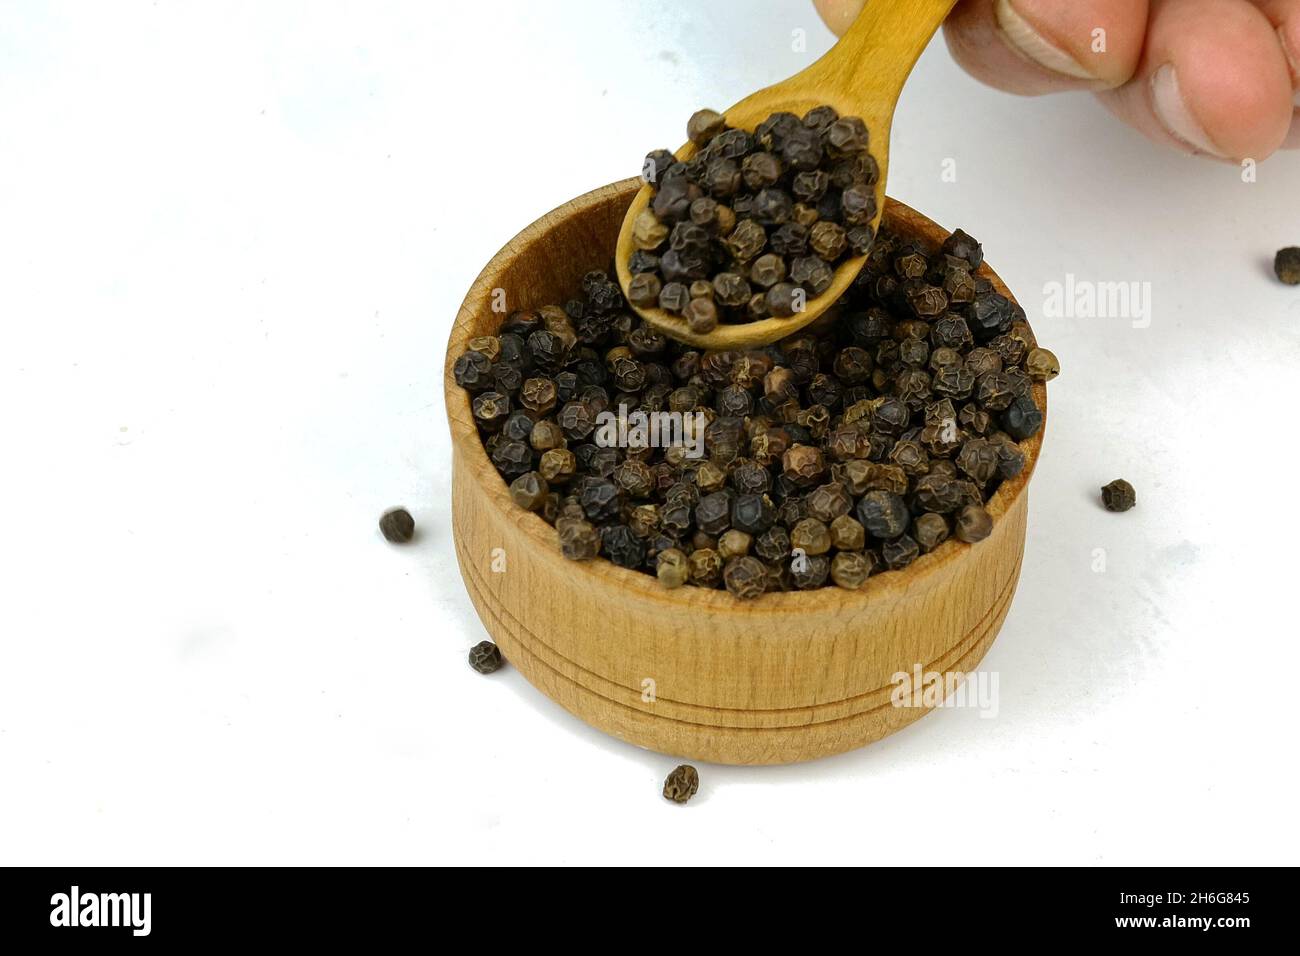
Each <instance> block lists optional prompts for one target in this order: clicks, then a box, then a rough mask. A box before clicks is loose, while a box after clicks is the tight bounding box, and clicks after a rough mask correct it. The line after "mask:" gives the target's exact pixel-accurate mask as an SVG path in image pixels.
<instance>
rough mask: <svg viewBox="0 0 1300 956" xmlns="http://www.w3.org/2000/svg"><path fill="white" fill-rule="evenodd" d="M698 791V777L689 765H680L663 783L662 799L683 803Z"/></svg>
mask: <svg viewBox="0 0 1300 956" xmlns="http://www.w3.org/2000/svg"><path fill="white" fill-rule="evenodd" d="M699 789H700V775H699V773H698V772H697V771H696V769H695V768H694V767H692V766H691V765H690V764H682V765H681V766H680V767H678V768H677V769H675V770H674V771H673V772H672V773H670V774H669V775H668V779H666V780H665V781H664V799H665V800H671V801H672V802H673V803H685V802H686V801H687V800H689V799H691V797H693V796H695V792H696V791H697V790H699Z"/></svg>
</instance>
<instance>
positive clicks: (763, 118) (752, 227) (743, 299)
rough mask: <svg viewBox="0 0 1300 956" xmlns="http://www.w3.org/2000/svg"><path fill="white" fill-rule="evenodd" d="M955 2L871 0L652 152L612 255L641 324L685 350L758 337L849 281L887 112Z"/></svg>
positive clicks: (747, 343) (804, 320)
mask: <svg viewBox="0 0 1300 956" xmlns="http://www.w3.org/2000/svg"><path fill="white" fill-rule="evenodd" d="M955 2H956V0H869V2H868V3H867V5H866V7H865V8H864V9H863V11H862V13H860V14H859V15H858V18H857V20H856V21H854V23H853V26H851V27H850V28H849V30H848V32H847V33H845V34H844V36H843V38H841V39H840V41H839V42H838V43H836V44H835V46H834V47H832V48H831V49H830V50H829V51H828V52H827V53H826V54H825V55H824V56H822V57H821V58H820V59H819V60H817V61H816V62H815V63H813V64H812V65H811V66H809V67H808V68H807V69H804V70H802V71H801V72H799V73H796V74H795V75H794V76H792V77H790V78H789V79H788V80H785V81H784V82H782V83H778V84H776V85H775V86H769V87H767V88H766V89H763V90H759V91H758V92H757V93H754V94H753V95H751V96H748V97H746V98H745V99H743V100H741V101H740V102H739V103H737V104H736V105H735V106H733V107H731V108H730V109H729V110H727V111H726V112H725V113H724V114H717V113H713V112H711V111H708V110H701V111H700V112H699V113H696V114H695V116H693V117H691V123H690V124H689V125H688V129H687V132H688V135H689V136H690V139H691V142H688V143H687V144H686V145H684V146H683V147H682V148H681V149H679V150H677V152H676V153H675V154H671V153H668V152H667V151H666V150H660V151H658V152H656V153H651V154H650V155H649V156H648V157H647V159H646V165H645V168H644V169H643V171H642V176H643V179H645V180H646V184H645V185H644V186H643V187H642V188H641V190H640V191H639V192H638V193H637V195H636V197H635V198H634V199H633V201H632V205H631V206H630V207H629V208H628V211H627V215H626V217H625V218H624V220H623V228H622V230H621V231H620V232H619V237H618V246H617V250H616V252H615V266H616V268H617V271H618V280H619V284H620V286H622V289H623V294H624V296H626V297H627V299H628V302H629V303H630V304H631V305H632V307H633V308H634V309H635V310H636V311H637V313H638V314H640V316H641V317H642V318H643V319H645V321H646V322H648V323H649V324H651V325H653V326H654V327H655V328H657V329H658V330H659V331H661V332H663V333H664V334H665V335H669V336H672V337H673V338H675V339H678V340H680V341H683V342H687V343H689V344H691V345H694V346H696V347H697V348H705V349H736V348H749V347H757V346H762V345H767V344H769V343H771V342H775V341H776V340H778V339H782V338H785V337H786V336H788V335H791V334H793V333H794V332H796V331H797V330H799V329H801V328H803V327H804V326H806V325H808V324H809V323H810V322H812V321H813V320H814V319H816V318H817V317H818V316H820V315H821V314H822V313H823V312H825V311H826V309H827V308H828V307H830V306H831V305H833V304H834V303H835V302H836V301H838V299H839V298H840V296H841V295H842V294H843V293H844V292H845V290H846V289H848V287H849V285H850V283H852V282H853V280H854V278H855V277H856V276H857V274H858V273H859V272H860V271H861V269H862V267H863V265H864V264H865V262H866V253H867V251H868V250H869V248H870V245H871V242H872V240H873V239H874V236H875V231H876V229H877V228H878V227H879V225H880V216H881V213H882V211H883V210H884V205H885V177H886V172H887V170H888V167H889V132H890V126H891V124H892V122H893V117H894V109H895V106H896V105H897V103H898V97H899V95H900V94H901V92H902V89H903V83H904V82H905V81H906V80H907V77H908V75H909V74H910V73H911V71H912V67H913V66H914V65H915V63H916V61H917V58H918V57H920V55H921V51H922V50H924V49H925V47H926V44H927V43H929V41H930V38H931V37H932V36H933V35H934V33H935V31H936V30H937V29H938V28H939V25H940V24H941V23H943V20H944V18H945V17H946V16H947V15H948V12H949V11H950V10H951V9H952V7H953V6H954V4H955Z"/></svg>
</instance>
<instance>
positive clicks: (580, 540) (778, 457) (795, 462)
mask: <svg viewBox="0 0 1300 956" xmlns="http://www.w3.org/2000/svg"><path fill="white" fill-rule="evenodd" d="M810 115H811V114H810ZM818 116H819V117H820V119H818V120H817V121H816V122H812V121H811V120H810V123H811V124H812V125H810V126H809V128H810V129H811V128H814V127H816V128H817V129H820V130H822V131H823V143H822V149H823V151H824V153H830V152H832V151H833V150H832V149H831V147H830V145H829V142H828V141H827V140H826V139H825V136H826V135H829V134H826V133H825V131H826V130H828V129H829V128H830V127H832V126H834V123H835V120H834V119H832V120H830V121H829V122H828V123H825V124H824V125H817V124H818V123H821V122H822V121H824V120H825V119H826V114H818ZM791 121H793V122H796V123H798V122H800V121H799V120H798V118H797V117H790V118H789V119H787V120H778V121H775V122H773V123H770V124H764V126H763V129H762V130H761V131H756V132H755V133H754V134H749V133H743V134H741V135H738V136H732V135H731V134H732V133H738V134H740V133H741V131H735V130H723V131H721V132H716V133H714V134H713V135H712V137H711V138H710V139H709V140H708V142H707V144H706V148H714V149H715V150H716V153H717V155H716V156H714V157H713V158H714V159H716V160H719V161H720V160H728V161H730V162H731V163H732V164H733V165H734V166H735V168H736V169H737V170H739V175H740V176H741V179H742V182H743V185H742V186H740V187H739V189H740V190H741V192H740V193H739V194H738V195H739V197H740V198H743V197H744V196H745V195H746V193H745V190H746V189H748V190H750V191H751V192H752V193H754V194H755V196H756V194H757V193H759V192H762V191H763V190H764V189H782V188H783V187H782V186H779V185H773V183H772V182H767V177H769V175H771V174H773V170H776V172H775V175H776V181H779V182H781V183H786V182H789V183H790V188H791V189H795V188H796V187H795V186H794V184H793V181H794V178H795V177H800V178H799V179H798V186H797V191H798V193H799V195H798V196H796V197H795V198H798V199H799V200H800V202H799V203H796V204H795V205H796V206H798V205H800V204H803V203H804V201H805V199H804V197H807V198H806V202H807V204H808V206H807V207H806V208H814V207H816V206H818V205H819V204H821V203H823V202H824V201H825V200H826V197H827V196H830V195H833V194H836V193H837V192H842V191H843V190H845V189H847V188H848V185H851V184H852V183H853V182H854V181H855V179H854V178H853V177H854V176H857V175H859V174H862V173H863V171H864V170H869V169H870V168H871V167H869V166H867V165H865V164H860V162H859V161H860V160H861V159H862V154H854V155H852V156H849V157H840V158H838V159H835V158H833V159H832V163H833V164H842V163H851V164H854V169H855V170H856V172H855V171H852V170H850V171H845V170H843V169H841V168H840V166H839V165H832V167H830V168H827V169H822V168H821V167H814V168H812V169H799V168H798V164H800V163H807V162H808V161H809V158H810V156H811V152H810V150H811V147H810V146H809V141H807V140H806V139H801V138H800V136H801V135H802V134H791V133H789V132H788V130H787V127H788V124H789V122H791ZM850 133H852V130H841V132H840V133H837V134H836V136H840V135H844V136H849V137H850V139H851V136H850ZM791 136H794V140H791ZM743 137H748V139H746V138H743ZM787 141H789V142H791V143H792V144H793V145H792V148H791V150H790V151H789V155H787V152H786V151H785V149H784V144H785V143H786V142H787ZM737 151H739V152H737ZM733 153H734V154H735V155H732V154H733ZM737 156H739V157H740V158H739V159H738V158H737ZM759 157H766V158H759ZM651 159H654V157H653V156H652V157H651ZM660 159H662V157H660ZM656 161H658V160H656ZM675 162H676V161H675V160H672V162H671V163H670V164H669V165H666V166H663V167H662V169H661V170H660V172H661V173H666V172H667V170H668V169H670V168H671V166H672V164H674V163H675ZM651 165H652V164H649V163H648V169H650V166H651ZM651 171H652V170H651ZM792 171H793V172H792ZM819 172H826V173H827V175H828V180H827V181H826V182H825V183H823V182H822V178H821V177H820V176H819V175H818V173H819ZM692 175H694V176H697V178H698V180H699V181H700V182H704V181H705V180H706V176H705V170H703V169H696V170H695V172H693V173H692ZM730 175H731V167H729V166H726V165H723V166H720V167H719V168H718V169H717V170H715V173H714V174H713V179H716V180H717V181H718V182H721V181H722V180H723V179H725V178H726V177H728V176H730ZM782 177H786V178H785V179H782ZM845 177H847V178H845ZM672 178H673V177H672V176H668V177H667V179H668V180H669V181H671V180H672ZM663 180H664V177H663V176H660V182H661V183H662V182H663ZM751 180H752V181H753V182H755V183H760V182H767V184H766V185H762V186H759V187H757V188H755V187H754V186H753V185H752V183H751ZM687 183H688V184H689V185H691V186H695V187H696V189H697V190H699V189H700V187H699V186H698V185H697V184H696V182H695V181H693V180H687ZM846 183H847V184H848V185H845V184H846ZM668 188H669V187H668V186H664V189H665V190H666V189H668ZM823 188H824V190H825V191H824V192H823V193H822V195H821V197H820V198H814V196H813V193H816V192H818V191H819V190H822V189H823ZM682 198H684V199H689V200H690V201H689V202H688V203H686V207H688V208H689V212H683V213H682V214H680V215H676V216H675V218H671V219H669V218H664V219H663V220H662V221H663V224H664V225H665V228H666V233H665V235H664V237H663V238H662V240H661V242H660V244H659V245H658V246H656V247H655V249H654V251H649V250H641V252H642V253H644V255H643V256H642V258H641V261H640V262H639V265H641V266H647V265H649V266H652V267H653V268H647V269H646V270H645V271H640V270H636V271H637V272H638V275H650V276H651V277H652V278H657V273H656V274H655V275H651V273H652V272H653V271H654V269H656V268H658V266H654V265H653V264H652V263H649V260H648V259H647V258H646V257H652V258H654V259H655V260H656V261H657V260H659V259H662V258H668V260H669V265H670V266H671V267H672V268H680V267H682V266H683V264H684V263H686V261H687V260H688V259H689V258H690V257H691V256H693V255H695V254H696V253H698V252H699V250H700V248H701V247H702V246H703V247H712V246H716V245H717V244H718V243H724V242H725V243H728V244H729V245H731V246H736V245H746V244H748V246H747V248H748V247H752V248H750V249H749V251H748V252H747V257H746V258H745V260H744V261H743V263H739V264H736V265H734V266H733V267H732V270H733V271H730V272H722V273H711V274H709V275H707V276H702V277H696V276H690V275H686V274H685V273H683V274H681V275H680V277H678V278H676V279H675V280H674V281H671V282H667V283H662V287H661V288H660V289H659V292H658V296H657V298H658V300H659V301H660V302H663V301H664V300H665V298H672V297H673V296H676V297H677V299H676V302H677V305H676V309H677V311H679V312H680V311H685V310H687V309H691V310H695V311H699V310H704V311H705V312H706V313H707V309H709V308H713V309H715V310H719V309H728V308H730V309H734V308H742V307H743V308H748V307H749V306H750V304H751V303H752V302H753V301H754V300H760V302H759V310H760V311H762V312H763V314H770V312H769V310H768V308H767V305H768V299H769V298H770V297H771V293H772V291H773V290H776V289H777V288H779V287H780V286H781V285H782V284H783V283H786V282H790V281H793V280H795V279H796V278H799V277H800V276H804V275H805V274H811V273H810V272H808V271H807V270H810V269H813V268H814V267H816V264H817V263H822V264H823V265H825V264H826V260H825V259H823V258H821V257H820V255H818V253H819V252H820V253H825V252H828V251H830V250H828V249H827V248H820V249H819V248H818V247H819V246H824V245H825V244H826V243H831V244H837V243H838V241H839V233H840V232H844V229H843V224H842V223H835V222H832V221H830V220H829V219H819V218H807V217H804V219H800V218H797V217H796V216H795V210H793V209H792V210H791V211H790V215H789V216H785V215H784V213H783V212H782V203H781V200H780V199H779V198H773V197H772V196H768V197H766V198H765V199H764V201H763V203H761V204H759V206H760V209H761V210H762V212H761V218H770V219H773V220H775V219H782V218H783V217H784V218H783V221H782V222H780V223H775V222H774V223H773V224H770V225H765V224H763V223H760V222H759V221H757V220H756V219H755V218H754V213H753V209H752V208H751V209H749V210H746V209H745V206H744V203H739V209H738V210H737V211H736V215H737V220H736V222H735V223H734V228H733V229H730V230H720V229H719V226H718V222H719V220H718V217H719V216H722V210H723V209H728V210H730V209H731V208H732V207H733V205H735V204H736V200H735V199H732V200H730V201H728V202H724V201H723V200H722V199H721V198H720V197H718V196H714V195H709V196H703V195H694V194H693V193H692V190H691V189H686V190H685V191H684V192H683V193H682ZM751 198H753V197H751ZM705 200H707V202H706V201H705ZM751 206H752V203H751ZM686 207H684V208H686ZM723 218H725V217H723ZM805 219H806V221H805ZM831 226H834V228H833V229H832V228H830V227H831ZM819 227H820V228H819ZM854 228H857V227H854ZM715 229H717V230H719V231H713V230H715ZM700 230H703V231H704V238H703V239H702V238H701V233H700ZM769 230H770V232H769ZM848 232H849V233H852V229H850V230H848ZM845 241H846V242H847V243H849V244H850V246H851V242H852V240H851V239H846V240H845ZM801 244H805V245H806V248H805V249H804V252H805V255H802V256H800V255H797V254H796V253H797V252H798V250H799V248H800V246H801ZM778 247H779V248H778ZM780 250H784V251H780ZM673 252H676V253H678V254H679V255H678V257H677V259H675V260H674V259H673V258H671V257H670V254H671V253H673ZM982 255H983V254H982V251H981V250H980V248H979V244H978V243H977V242H975V241H974V240H973V239H971V238H970V237H969V236H967V235H966V234H965V233H954V234H953V235H952V236H951V237H949V239H948V241H947V242H945V243H944V245H943V248H942V249H939V250H934V249H929V248H926V247H923V246H922V245H921V244H920V243H917V242H915V241H913V240H910V239H907V238H905V237H902V236H899V235H896V234H893V233H891V232H889V231H885V232H883V233H882V234H881V235H880V236H879V237H878V238H876V239H875V241H874V244H872V245H871V247H870V252H869V254H868V258H867V264H866V266H865V267H864V269H863V272H862V274H861V276H860V277H859V278H858V280H857V281H855V282H854V284H853V285H852V286H851V287H850V289H849V291H848V292H847V293H846V294H845V296H844V297H843V298H842V299H841V301H840V302H839V303H838V306H839V310H840V312H841V317H840V319H839V320H838V321H837V322H834V323H831V324H829V325H827V326H826V327H824V328H814V329H813V330H812V331H808V330H805V331H803V332H800V333H797V334H795V335H793V336H791V337H789V338H787V339H785V340H784V341H781V342H778V343H776V344H774V345H769V346H766V347H764V348H760V349H751V350H726V351H708V352H701V351H697V350H695V349H692V348H691V347H689V346H687V345H684V344H682V343H679V342H677V341H675V340H672V339H669V338H666V337H665V336H663V335H662V334H661V333H659V332H657V331H655V330H654V329H653V328H652V327H650V326H647V325H645V324H644V323H643V322H642V321H641V320H640V319H639V318H637V317H636V316H635V315H633V314H632V313H630V312H629V311H628V310H627V303H626V302H625V300H624V299H623V297H622V294H621V292H620V290H619V289H618V286H617V285H616V284H615V283H614V281H613V280H612V279H611V278H610V277H609V276H608V275H606V274H605V273H603V272H598V271H597V272H591V273H588V274H587V275H586V276H584V277H583V279H582V282H581V288H580V289H579V290H575V294H574V297H573V298H572V299H570V300H569V301H568V302H567V303H566V304H565V305H564V306H563V307H559V306H545V307H543V308H539V309H532V310H524V311H521V312H515V313H512V314H510V315H509V316H507V317H506V319H505V321H504V322H502V324H501V327H500V328H499V329H498V330H497V334H496V335H488V336H480V337H477V338H475V339H473V340H472V341H471V342H470V343H469V346H468V349H467V351H466V352H465V353H464V354H463V355H461V356H459V357H458V358H457V360H456V362H455V363H454V365H453V375H454V377H455V379H456V381H457V383H458V384H460V385H461V386H462V387H463V388H464V389H465V390H466V392H467V393H468V394H469V396H470V403H471V407H472V410H473V418H474V421H475V423H476V425H477V426H478V431H479V434H480V437H481V438H482V440H483V445H484V450H485V452H486V454H487V456H488V458H489V460H490V461H491V462H492V464H493V465H494V466H495V467H496V469H497V471H498V472H499V473H500V474H501V476H502V478H503V479H504V480H505V483H506V484H507V485H508V486H509V492H510V495H511V497H512V499H513V500H514V501H515V503H516V504H517V505H518V506H519V507H520V508H523V509H528V510H531V511H533V512H534V513H536V514H538V515H540V516H541V517H542V518H543V519H544V520H545V521H547V522H548V523H549V524H551V525H552V526H554V528H555V529H556V532H557V536H558V538H559V544H560V550H561V553H562V554H563V555H564V556H565V557H567V558H569V559H571V560H575V561H582V560H592V559H596V558H598V557H604V558H606V559H608V560H609V561H611V562H612V563H615V564H618V565H620V566H622V567H626V568H629V569H635V570H638V571H642V572H644V573H647V574H654V575H656V576H657V577H658V579H659V581H660V583H661V584H662V586H664V587H666V588H675V587H682V586H683V585H686V584H689V585H692V586H695V587H704V588H715V589H716V588H726V589H727V590H728V591H729V593H731V594H732V595H734V596H736V597H737V598H739V599H745V600H750V599H755V598H759V597H760V596H761V595H762V594H764V593H766V592H768V591H787V590H806V589H811V588H820V587H823V586H828V585H835V586H838V587H841V588H848V589H855V588H857V587H860V586H862V582H863V581H864V580H865V578H866V577H867V576H870V575H872V574H875V573H877V572H879V571H884V570H899V569H902V568H905V567H907V566H908V565H909V564H910V563H911V562H912V561H915V560H916V559H917V558H918V557H920V555H922V554H926V553H930V552H932V551H934V550H936V549H938V548H941V547H944V546H945V541H946V539H948V538H955V539H957V540H959V541H966V542H974V541H977V540H980V539H981V538H983V537H985V536H987V535H988V534H989V533H990V531H991V528H992V520H991V518H990V517H989V515H988V512H987V511H986V510H985V509H984V507H983V506H984V504H985V503H986V502H987V501H988V500H989V499H990V498H991V497H992V496H993V494H994V493H995V492H996V491H997V489H998V487H999V486H1000V484H1001V482H1003V481H1006V480H1009V479H1012V478H1015V477H1016V476H1017V475H1019V474H1021V473H1022V472H1023V470H1024V468H1025V464H1026V453H1025V450H1024V449H1023V448H1022V447H1021V445H1020V440H1023V439H1024V438H1027V437H1029V436H1031V435H1034V434H1037V432H1038V431H1039V430H1040V429H1041V428H1042V424H1043V421H1042V410H1041V409H1040V408H1039V407H1038V405H1037V403H1036V400H1035V395H1036V390H1037V389H1038V388H1040V387H1041V386H1039V385H1036V384H1035V383H1036V382H1038V381H1045V380H1046V379H1047V378H1048V377H1050V376H1051V375H1052V374H1055V371H1056V363H1055V358H1054V357H1052V356H1050V353H1048V352H1047V351H1046V350H1044V349H1039V348H1038V347H1037V343H1036V342H1035V341H1034V339H1033V335H1032V333H1031V332H1030V330H1029V327H1028V324H1027V323H1026V322H1025V321H1024V313H1023V312H1022V311H1021V310H1020V309H1019V307H1018V306H1016V305H1015V304H1014V303H1013V302H1012V301H1011V300H1010V299H1007V298H1005V297H1004V296H1001V295H1000V294H998V293H997V292H996V291H995V290H994V288H993V286H992V284H991V282H990V281H989V280H988V279H986V278H984V277H982V276H980V275H978V272H977V271H972V270H978V269H979V263H980V262H982ZM767 256H775V257H777V258H778V259H781V258H784V259H786V261H785V262H784V264H783V265H782V264H778V263H776V262H772V261H769V262H767V263H765V264H764V268H765V269H766V268H769V267H770V269H771V270H774V271H773V272H772V273H771V275H764V276H760V278H761V279H762V281H766V280H767V279H768V278H771V277H773V276H775V275H778V274H780V273H781V270H782V269H783V268H784V269H785V270H786V271H785V277H784V278H782V279H780V280H779V281H776V282H774V284H773V285H772V287H771V289H767V290H764V289H763V286H762V283H761V282H755V281H752V280H751V276H752V273H753V271H754V266H755V265H756V260H758V259H762V258H764V257H767ZM805 260H813V261H812V262H807V263H806V262H805ZM674 263H675V264H674ZM818 268H819V267H818ZM828 268H829V266H828ZM760 272H762V270H760ZM800 281H802V279H800ZM652 287H653V283H651V284H650V286H648V287H647V288H652ZM799 288H800V290H802V287H799ZM648 294H649V293H648V291H647V292H646V295H647V296H648ZM941 294H942V296H944V297H946V303H945V304H944V305H943V311H942V312H939V313H937V314H934V315H930V314H929V313H930V312H932V311H934V308H935V304H936V303H939V302H940V301H941V300H940V298H939V297H940V295H941ZM742 303H743V305H742ZM776 304H777V305H778V306H779V303H776ZM770 311H772V312H778V311H779V309H776V310H770ZM1049 358H1050V361H1049V360H1048V359H1049ZM621 407H626V409H627V410H628V411H629V412H630V411H633V410H635V411H639V412H646V413H655V412H664V411H669V412H673V413H676V414H679V415H681V416H683V424H686V423H687V422H690V423H691V427H692V429H693V431H692V434H698V435H700V436H701V437H702V439H703V448H702V452H703V454H702V456H701V457H691V456H690V455H688V454H687V447H686V446H685V445H675V446H674V445H669V446H668V447H623V446H608V445H607V439H606V438H605V437H603V432H602V430H600V426H601V421H602V415H603V414H604V413H606V412H618V410H619V409H620V408H621ZM694 429H698V431H694Z"/></svg>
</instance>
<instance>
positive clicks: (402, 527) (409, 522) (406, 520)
mask: <svg viewBox="0 0 1300 956" xmlns="http://www.w3.org/2000/svg"><path fill="white" fill-rule="evenodd" d="M467 354H468V353H467ZM379 530H380V531H381V532H382V533H383V535H384V538H385V539H386V540H388V541H391V542H392V543H393V544H406V543H407V542H408V541H410V540H411V539H412V538H413V537H415V519H414V518H412V517H411V513H410V512H409V511H407V510H406V509H405V508H393V509H391V510H389V511H385V512H384V513H383V515H382V516H381V517H380V518H379Z"/></svg>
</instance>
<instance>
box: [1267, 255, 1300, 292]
mask: <svg viewBox="0 0 1300 956" xmlns="http://www.w3.org/2000/svg"><path fill="white" fill-rule="evenodd" d="M1273 271H1274V272H1275V273H1277V277H1278V278H1279V279H1281V280H1282V281H1283V282H1285V283H1286V284H1287V285H1300V246H1287V247H1286V248H1285V249H1279V250H1278V251H1277V255H1276V256H1274V257H1273Z"/></svg>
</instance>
